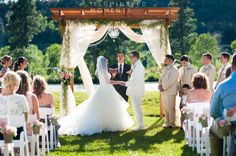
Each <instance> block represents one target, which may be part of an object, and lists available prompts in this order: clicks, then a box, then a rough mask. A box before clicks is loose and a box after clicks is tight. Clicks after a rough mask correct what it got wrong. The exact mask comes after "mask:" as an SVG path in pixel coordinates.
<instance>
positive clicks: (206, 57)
mask: <svg viewBox="0 0 236 156" xmlns="http://www.w3.org/2000/svg"><path fill="white" fill-rule="evenodd" d="M211 61H212V55H211V54H210V53H206V54H203V57H202V62H203V66H202V67H201V69H200V71H199V72H200V73H203V74H206V76H208V79H209V89H210V91H212V92H213V91H214V89H213V83H214V80H215V75H216V69H215V67H214V66H213V65H212V64H211Z"/></svg>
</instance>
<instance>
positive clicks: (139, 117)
mask: <svg viewBox="0 0 236 156" xmlns="http://www.w3.org/2000/svg"><path fill="white" fill-rule="evenodd" d="M130 61H131V63H132V67H131V71H130V74H131V77H130V80H129V81H127V82H123V83H122V84H123V85H125V86H126V87H127V91H126V94H127V95H128V96H130V97H131V102H132V107H133V110H134V115H135V119H136V121H137V122H138V125H137V126H136V128H135V130H142V129H144V123H143V112H142V97H143V96H144V80H145V79H144V75H145V72H144V66H143V64H142V63H141V61H140V60H139V53H138V52H136V51H134V52H131V53H130Z"/></svg>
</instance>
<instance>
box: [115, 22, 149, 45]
mask: <svg viewBox="0 0 236 156" xmlns="http://www.w3.org/2000/svg"><path fill="white" fill-rule="evenodd" d="M118 28H119V30H120V31H121V32H122V33H123V34H125V35H126V36H127V37H128V38H129V39H130V40H132V41H134V42H137V43H144V42H145V40H144V37H143V35H142V34H137V33H135V32H134V31H133V30H132V29H131V28H130V27H128V26H125V25H121V26H118Z"/></svg>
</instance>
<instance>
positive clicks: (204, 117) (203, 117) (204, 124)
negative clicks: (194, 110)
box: [198, 114, 209, 127]
mask: <svg viewBox="0 0 236 156" xmlns="http://www.w3.org/2000/svg"><path fill="white" fill-rule="evenodd" d="M208 118H209V117H208V116H207V115H205V114H202V115H201V116H200V117H199V118H198V121H199V123H201V125H202V127H208Z"/></svg>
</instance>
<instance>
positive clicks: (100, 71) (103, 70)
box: [95, 56, 110, 83]
mask: <svg viewBox="0 0 236 156" xmlns="http://www.w3.org/2000/svg"><path fill="white" fill-rule="evenodd" d="M107 66H108V60H107V59H106V58H105V57H104V56H99V57H98V58H97V70H96V73H95V74H96V75H97V76H98V78H99V81H100V83H102V82H106V83H109V80H110V78H109V73H108V67H107Z"/></svg>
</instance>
